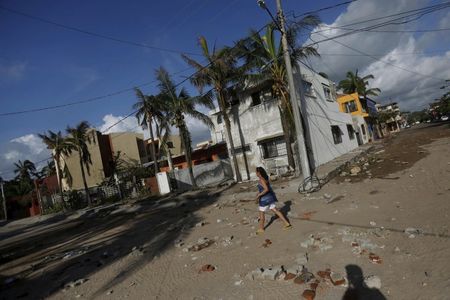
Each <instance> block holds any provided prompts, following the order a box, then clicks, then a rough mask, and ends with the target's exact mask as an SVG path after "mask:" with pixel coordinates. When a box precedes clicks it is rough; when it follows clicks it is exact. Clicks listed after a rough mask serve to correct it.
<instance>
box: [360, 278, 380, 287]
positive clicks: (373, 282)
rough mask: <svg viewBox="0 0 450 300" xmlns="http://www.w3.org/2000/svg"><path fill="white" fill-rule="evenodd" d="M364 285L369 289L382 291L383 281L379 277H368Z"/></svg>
mask: <svg viewBox="0 0 450 300" xmlns="http://www.w3.org/2000/svg"><path fill="white" fill-rule="evenodd" d="M364 283H365V285H366V286H367V287H368V288H371V289H381V279H380V278H379V277H378V276H375V275H370V276H367V277H366V278H364Z"/></svg>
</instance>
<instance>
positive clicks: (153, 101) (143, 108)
mask: <svg viewBox="0 0 450 300" xmlns="http://www.w3.org/2000/svg"><path fill="white" fill-rule="evenodd" d="M135 91H136V97H137V99H138V101H137V102H136V103H135V104H134V105H133V109H135V110H137V112H136V118H137V119H138V122H139V124H140V125H141V126H142V128H144V129H145V128H148V131H149V133H150V141H151V143H152V145H151V147H152V160H153V167H154V172H155V176H156V173H158V171H159V170H158V160H157V157H156V147H155V137H154V134H153V123H155V124H156V126H157V127H158V124H157V123H156V120H155V118H157V117H158V116H159V115H161V112H160V106H161V104H160V101H159V98H158V97H156V96H153V95H150V96H147V95H144V93H142V91H141V90H140V89H138V88H136V89H135ZM157 131H158V130H157Z"/></svg>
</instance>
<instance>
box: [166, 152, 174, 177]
mask: <svg viewBox="0 0 450 300" xmlns="http://www.w3.org/2000/svg"><path fill="white" fill-rule="evenodd" d="M167 161H168V162H169V171H172V170H173V161H172V152H171V151H170V149H169V148H167Z"/></svg>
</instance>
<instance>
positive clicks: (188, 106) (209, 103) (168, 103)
mask: <svg viewBox="0 0 450 300" xmlns="http://www.w3.org/2000/svg"><path fill="white" fill-rule="evenodd" d="M156 78H157V79H158V81H159V84H158V87H159V90H160V97H161V99H162V100H163V101H164V105H165V107H166V110H167V112H169V115H170V117H171V119H172V123H173V125H174V126H175V127H177V128H178V131H179V134H180V138H181V143H182V146H183V149H184V155H185V158H186V161H187V163H188V168H189V177H190V179H191V183H192V186H193V187H194V188H195V187H197V183H196V182H195V178H194V173H193V171H192V154H191V152H192V148H191V142H192V141H191V134H190V132H189V129H188V127H187V125H186V120H185V117H191V118H193V119H197V120H199V121H201V122H202V123H204V124H205V125H207V126H209V127H213V126H214V125H213V123H212V122H211V120H210V119H209V117H208V116H207V115H205V114H203V113H202V112H200V111H198V110H196V106H197V105H200V106H204V107H207V108H210V109H212V108H214V104H213V100H212V97H213V95H212V93H211V92H208V93H206V94H204V95H201V96H198V97H191V96H190V95H189V93H188V92H187V91H186V89H184V88H181V89H180V91H179V92H177V87H176V86H175V84H174V83H173V81H172V79H171V78H170V76H169V73H167V71H166V70H165V69H164V68H162V67H161V68H160V69H159V70H157V71H156Z"/></svg>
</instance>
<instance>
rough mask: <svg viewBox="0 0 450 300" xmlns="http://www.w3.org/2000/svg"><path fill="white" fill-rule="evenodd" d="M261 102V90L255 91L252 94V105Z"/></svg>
mask: <svg viewBox="0 0 450 300" xmlns="http://www.w3.org/2000/svg"><path fill="white" fill-rule="evenodd" d="M259 104H261V94H260V92H255V93H253V94H252V106H255V105H259Z"/></svg>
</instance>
